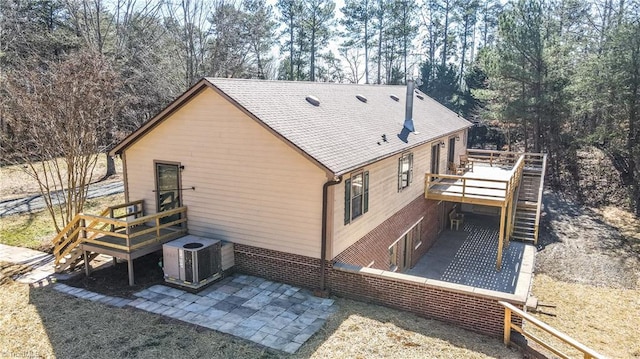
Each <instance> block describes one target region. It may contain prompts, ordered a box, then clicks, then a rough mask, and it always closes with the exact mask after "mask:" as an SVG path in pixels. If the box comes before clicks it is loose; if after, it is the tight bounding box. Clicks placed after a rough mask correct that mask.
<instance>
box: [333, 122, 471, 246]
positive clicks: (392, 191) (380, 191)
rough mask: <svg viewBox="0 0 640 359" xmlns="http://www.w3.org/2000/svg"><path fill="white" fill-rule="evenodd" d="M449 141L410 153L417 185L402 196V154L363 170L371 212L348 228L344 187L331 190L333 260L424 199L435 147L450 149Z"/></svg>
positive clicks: (443, 160)
mask: <svg viewBox="0 0 640 359" xmlns="http://www.w3.org/2000/svg"><path fill="white" fill-rule="evenodd" d="M465 131H466V129H465V130H463V131H460V132H459V133H458V135H459V136H460V141H456V151H455V161H456V163H457V162H459V161H460V154H462V153H463V152H464V151H465V144H464V137H463V133H464V132H465ZM454 136H455V135H454ZM448 140H449V137H443V138H442V139H439V140H436V141H433V142H431V143H427V144H424V145H422V146H419V147H417V148H414V149H412V150H411V151H407V152H413V181H412V182H411V185H410V186H409V187H407V188H405V189H403V190H402V191H400V192H398V159H399V158H400V157H401V156H402V154H398V155H395V156H393V157H390V158H386V159H383V160H381V161H378V162H376V163H374V164H372V165H369V166H366V167H364V168H362V169H361V170H364V171H369V211H368V212H367V213H365V214H363V215H362V216H360V217H358V218H356V219H355V220H353V221H351V223H349V224H347V225H345V224H344V207H345V204H344V201H345V200H344V190H345V188H344V187H345V186H344V183H342V184H340V185H337V186H334V187H331V188H332V191H333V208H334V209H335V210H334V212H333V217H332V218H333V233H332V236H333V245H332V246H331V249H332V253H331V258H335V257H336V256H337V255H338V254H340V253H341V252H342V251H344V250H345V249H347V248H348V247H349V246H350V245H352V244H354V243H355V242H357V241H358V240H359V239H360V238H362V237H364V236H365V235H366V234H367V233H369V232H370V231H372V230H373V229H375V228H376V227H377V226H378V225H380V224H381V223H382V222H384V221H385V220H386V219H387V218H389V217H391V216H392V215H393V214H394V213H396V212H398V211H400V210H401V209H402V208H404V207H405V206H407V205H408V204H409V203H411V201H413V200H415V199H416V198H417V197H419V196H424V178H425V174H426V173H427V172H430V170H431V146H432V145H434V144H436V143H439V142H440V141H444V142H445V144H446V146H448V144H449V142H448ZM447 151H448V148H447V147H444V148H441V149H440V173H447V153H448V152H447ZM358 171H360V170H358ZM358 171H355V172H358ZM345 178H349V175H348V174H347V175H345ZM407 229H408V228H407ZM433 230H437V229H435V228H434V229H433Z"/></svg>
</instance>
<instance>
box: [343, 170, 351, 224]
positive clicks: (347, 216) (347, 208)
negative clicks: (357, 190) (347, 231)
mask: <svg viewBox="0 0 640 359" xmlns="http://www.w3.org/2000/svg"><path fill="white" fill-rule="evenodd" d="M350 221H351V179H348V180H345V181H344V224H349V222H350Z"/></svg>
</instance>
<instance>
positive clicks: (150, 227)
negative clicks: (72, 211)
mask: <svg viewBox="0 0 640 359" xmlns="http://www.w3.org/2000/svg"><path fill="white" fill-rule="evenodd" d="M143 208H144V206H143V202H142V201H135V202H130V203H125V204H122V205H118V206H113V207H109V208H107V209H105V210H104V211H103V212H102V213H101V214H100V215H98V216H94V215H87V214H82V213H81V214H78V215H76V216H75V218H74V219H73V221H71V222H70V223H69V224H68V225H67V226H66V227H65V228H64V229H63V230H62V231H61V232H60V233H59V234H58V235H57V236H56V238H54V240H53V243H54V251H53V252H54V255H55V257H56V259H55V265H56V270H57V271H62V270H65V269H69V268H73V266H75V265H76V264H77V263H78V262H79V261H81V260H83V261H84V266H85V270H86V273H87V275H89V273H90V270H91V266H90V265H89V262H90V261H91V258H92V257H94V256H95V255H97V254H106V255H110V256H112V257H114V258H118V259H122V260H126V261H127V262H128V266H129V284H130V285H133V284H134V276H133V260H134V259H136V258H139V257H141V256H143V255H146V254H149V253H152V252H155V251H157V250H160V249H162V244H164V243H166V242H168V241H171V240H173V239H176V238H179V237H182V236H184V235H185V234H186V233H187V207H178V208H175V209H172V210H168V211H163V212H159V213H155V214H151V215H147V216H145V215H144V213H143Z"/></svg>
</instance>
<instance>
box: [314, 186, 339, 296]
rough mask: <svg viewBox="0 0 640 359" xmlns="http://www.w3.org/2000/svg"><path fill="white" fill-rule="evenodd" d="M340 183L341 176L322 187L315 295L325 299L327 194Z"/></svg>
mask: <svg viewBox="0 0 640 359" xmlns="http://www.w3.org/2000/svg"><path fill="white" fill-rule="evenodd" d="M341 182H342V176H340V177H334V179H332V180H329V181H327V182H326V183H325V184H324V185H322V243H321V245H320V290H319V293H317V294H318V295H319V296H321V297H327V296H328V294H329V293H328V292H327V289H326V278H325V277H326V274H325V268H326V263H325V262H326V260H327V218H328V211H329V210H328V203H327V200H328V193H329V187H331V186H334V185H337V184H339V183H341Z"/></svg>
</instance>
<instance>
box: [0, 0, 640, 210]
mask: <svg viewBox="0 0 640 359" xmlns="http://www.w3.org/2000/svg"><path fill="white" fill-rule="evenodd" d="M74 69H75V70H74ZM203 76H218V77H237V78H260V79H277V80H293V81H331V82H348V83H368V84H403V83H404V82H405V81H406V79H407V78H415V79H416V80H417V81H418V83H419V87H420V89H421V90H422V91H424V92H425V93H427V94H428V95H430V96H432V97H433V98H434V99H436V100H437V101H439V102H440V103H442V104H444V105H445V106H447V107H449V108H450V109H452V110H453V111H456V112H458V113H460V115H462V116H464V117H465V118H467V119H469V120H471V121H473V122H474V123H476V124H477V125H476V126H475V127H474V128H473V129H472V132H471V135H470V145H471V146H475V147H485V146H487V147H491V148H500V149H512V150H520V151H534V152H539V151H544V152H548V153H549V158H550V164H549V166H550V168H549V169H548V171H547V172H548V173H549V176H550V178H549V183H550V184H551V186H553V187H554V188H556V189H559V190H562V191H564V192H566V193H570V194H573V195H575V196H576V198H578V199H582V200H585V201H595V202H597V203H591V204H608V203H607V202H613V203H614V204H618V205H621V206H625V207H628V208H630V209H632V210H633V211H634V212H635V213H636V214H637V215H638V214H640V187H639V178H640V177H639V176H640V144H639V143H638V134H639V131H640V123H639V120H640V118H639V117H640V93H639V87H640V3H639V1H638V0H635V1H630V0H617V1H613V0H589V1H578V0H547V1H540V0H538V1H509V2H504V1H495V0H484V1H481V0H470V1H464V0H424V1H414V0H404V1H398V0H345V2H344V3H340V4H339V5H338V6H337V5H336V3H334V2H333V1H331V0H278V1H277V2H275V1H273V2H267V1H264V0H240V1H223V0H204V1H198V0H173V1H161V0H158V1H147V0H111V1H103V0H84V1H81V0H0V81H1V84H0V135H1V137H0V141H2V142H1V143H0V144H1V146H2V162H3V163H7V162H16V161H18V162H19V161H26V160H34V159H35V160H42V159H49V158H51V157H55V156H60V155H62V154H64V153H65V151H68V148H71V147H73V145H74V143H75V144H77V143H78V141H81V142H83V144H88V145H87V146H88V147H87V148H85V149H83V151H84V152H83V153H85V152H87V153H89V152H91V151H94V152H93V153H96V152H104V151H105V150H106V149H108V148H109V147H110V146H112V145H113V144H114V143H115V141H117V140H119V139H121V138H122V137H123V136H124V135H126V134H127V133H129V132H131V131H132V130H134V129H135V128H137V127H138V126H139V125H140V124H142V123H143V122H144V121H146V120H148V119H149V118H150V117H152V116H153V115H155V114H156V113H157V112H158V111H159V110H161V109H162V108H163V107H164V106H166V105H167V104H168V103H169V102H170V101H171V100H172V99H174V98H175V97H176V96H178V95H179V94H180V93H182V92H183V91H185V90H186V89H187V88H188V87H189V86H190V85H192V84H193V83H194V82H196V81H197V80H199V79H200V78H201V77H203ZM87 82H94V83H99V84H102V85H101V86H88V85H87ZM106 84H109V85H106ZM70 98H73V99H75V100H76V101H72V100H71V99H70ZM83 99H91V100H90V101H82V100H83ZM99 99H103V100H104V101H100V100H99ZM105 108H108V110H105ZM105 115H108V116H105ZM96 120H99V121H96ZM36 128H37V129H38V131H35V129H36ZM80 129H85V130H86V131H89V132H91V133H92V134H93V137H92V138H91V140H90V141H89V140H87V139H86V138H85V137H82V136H75V137H73V136H70V135H69V136H66V137H65V136H62V135H66V134H68V133H70V132H78V131H81V130H80ZM47 131H48V132H51V133H54V132H55V133H58V132H60V131H62V132H63V133H62V134H61V135H60V136H50V139H53V138H55V141H53V140H51V141H45V140H44V138H47V136H46V135H45V134H46V133H47ZM81 132H82V131H81ZM84 135H86V134H84V133H83V136H84ZM63 137H64V138H63ZM43 142H44V143H43ZM46 142H50V143H48V144H46ZM61 143H66V144H65V145H64V146H63V145H60V144H61ZM45 146H48V147H47V149H45V148H44V147H45ZM69 146H71V147H69ZM585 151H586V152H585ZM585 153H587V154H586V155H585ZM85 155H86V156H88V154H85ZM585 157H586V158H588V159H591V160H592V161H591V162H589V163H590V166H591V167H594V168H596V169H598V170H599V171H600V172H598V171H596V172H597V173H600V174H601V177H602V178H600V177H598V176H600V175H597V176H596V177H597V178H595V179H588V180H585V178H584V177H585V176H593V173H594V171H591V172H589V173H586V172H585V171H584V170H583V168H582V167H581V166H583V165H584V163H585V161H583V160H581V158H582V159H584V158H585ZM594 158H597V160H596V162H595V163H594V162H593V159H594ZM612 173H613V174H614V176H613V177H612V176H611V174H612ZM593 183H596V186H595V187H596V190H595V192H598V190H599V192H600V193H605V194H608V193H610V192H611V191H610V187H615V189H616V190H619V191H620V190H621V191H622V192H623V193H624V195H623V197H616V196H608V195H602V196H600V197H599V198H598V199H597V200H596V199H594V198H593V197H592V196H590V195H589V194H588V193H590V192H585V189H586V187H592V186H593ZM603 188H604V189H605V190H603ZM607 188H609V190H607Z"/></svg>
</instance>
